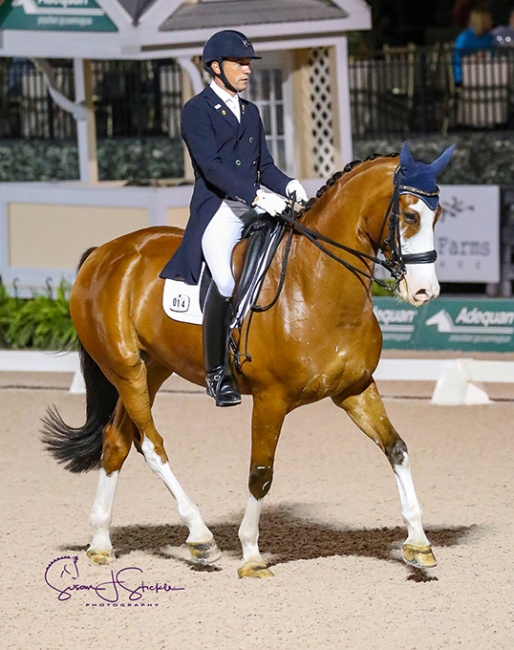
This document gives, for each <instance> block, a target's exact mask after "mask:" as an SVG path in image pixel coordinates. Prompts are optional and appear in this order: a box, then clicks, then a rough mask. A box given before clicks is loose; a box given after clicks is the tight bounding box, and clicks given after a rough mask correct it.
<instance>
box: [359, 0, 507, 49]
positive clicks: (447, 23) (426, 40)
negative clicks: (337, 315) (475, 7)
mask: <svg viewBox="0 0 514 650" xmlns="http://www.w3.org/2000/svg"><path fill="white" fill-rule="evenodd" d="M478 1H480V0H478ZM367 3H368V5H370V7H371V9H372V16H373V29H372V30H371V32H370V33H369V34H365V33H361V34H360V36H358V37H357V39H356V41H355V42H354V45H355V47H358V48H359V47H366V48H367V49H376V48H381V47H382V46H383V45H384V43H387V44H388V45H406V44H407V43H415V44H416V45H431V44H432V43H434V42H436V41H438V40H441V41H448V40H453V39H454V38H455V36H456V35H457V34H458V33H459V32H460V31H461V29H462V28H461V27H458V26H457V25H455V23H454V22H453V18H452V9H453V6H454V4H455V2H453V1H452V0H387V1H386V0H367ZM481 4H486V5H488V6H489V8H490V10H491V12H492V14H493V18H494V21H495V25H498V24H501V25H504V24H507V22H508V16H509V12H510V10H511V8H512V9H514V0H492V1H490V2H487V1H486V2H485V3H484V1H483V0H482V2H481Z"/></svg>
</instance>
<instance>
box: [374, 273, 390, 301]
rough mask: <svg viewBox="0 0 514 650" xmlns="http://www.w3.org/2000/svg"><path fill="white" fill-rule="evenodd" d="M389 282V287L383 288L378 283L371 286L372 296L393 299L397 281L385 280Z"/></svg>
mask: <svg viewBox="0 0 514 650" xmlns="http://www.w3.org/2000/svg"><path fill="white" fill-rule="evenodd" d="M385 282H387V285H388V287H389V288H388V287H383V286H382V285H380V284H377V283H376V282H373V284H372V285H371V295H373V296H386V297H387V298H391V296H393V295H394V294H393V287H394V284H395V281H394V280H393V279H392V278H391V279H390V280H385Z"/></svg>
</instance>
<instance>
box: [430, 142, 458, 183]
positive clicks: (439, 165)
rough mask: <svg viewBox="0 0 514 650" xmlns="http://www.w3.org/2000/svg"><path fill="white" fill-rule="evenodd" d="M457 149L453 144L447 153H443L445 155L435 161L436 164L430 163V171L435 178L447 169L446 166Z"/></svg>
mask: <svg viewBox="0 0 514 650" xmlns="http://www.w3.org/2000/svg"><path fill="white" fill-rule="evenodd" d="M454 149H455V145H454V144H452V146H451V147H448V149H446V151H443V153H442V154H441V155H440V156H439V158H437V159H436V160H434V162H432V163H430V169H431V170H432V172H433V174H434V176H437V175H438V174H440V173H441V172H442V171H443V169H444V168H445V167H446V165H447V164H448V163H449V162H450V158H451V157H452V154H453V150H454Z"/></svg>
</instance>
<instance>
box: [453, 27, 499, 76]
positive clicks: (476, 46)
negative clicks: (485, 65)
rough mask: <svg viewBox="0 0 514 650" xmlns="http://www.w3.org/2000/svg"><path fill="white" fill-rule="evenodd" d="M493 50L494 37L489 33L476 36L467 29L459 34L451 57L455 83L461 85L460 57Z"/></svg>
mask: <svg viewBox="0 0 514 650" xmlns="http://www.w3.org/2000/svg"><path fill="white" fill-rule="evenodd" d="M494 49H495V43H494V37H493V35H492V34H491V32H486V33H485V34H482V35H481V36H477V34H476V32H475V31H474V30H473V29H471V27H468V29H465V30H464V31H463V32H461V33H460V34H459V35H458V36H457V39H456V40H455V52H454V55H453V72H454V75H455V83H457V84H460V83H462V57H463V56H466V55H467V54H475V53H476V52H480V51H484V50H485V51H489V52H492V51H493V50H494Z"/></svg>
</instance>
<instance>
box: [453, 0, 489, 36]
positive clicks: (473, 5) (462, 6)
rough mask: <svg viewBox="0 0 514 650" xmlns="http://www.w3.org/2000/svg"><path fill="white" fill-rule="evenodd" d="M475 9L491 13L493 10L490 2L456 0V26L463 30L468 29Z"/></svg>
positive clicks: (454, 16)
mask: <svg viewBox="0 0 514 650" xmlns="http://www.w3.org/2000/svg"><path fill="white" fill-rule="evenodd" d="M475 9H476V10H484V11H489V10H490V9H491V2H490V0H456V2H455V4H454V5H453V9H452V18H453V22H454V24H455V25H456V26H457V27H460V28H461V29H465V28H466V27H468V25H469V18H470V14H471V12H472V11H473V10H475Z"/></svg>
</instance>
